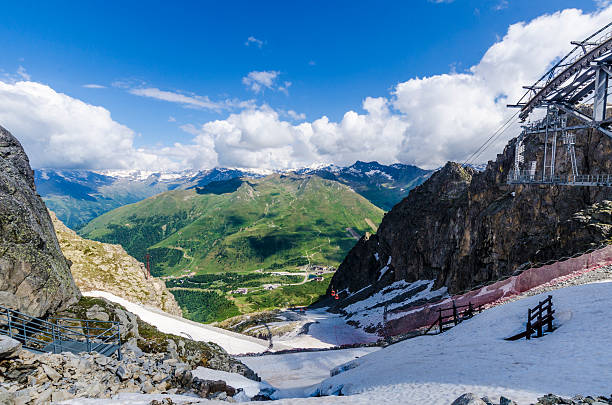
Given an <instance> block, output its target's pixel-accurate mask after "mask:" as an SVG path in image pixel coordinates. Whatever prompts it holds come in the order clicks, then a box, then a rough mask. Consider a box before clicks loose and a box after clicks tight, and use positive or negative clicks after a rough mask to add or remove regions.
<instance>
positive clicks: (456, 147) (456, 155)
mask: <svg viewBox="0 0 612 405" xmlns="http://www.w3.org/2000/svg"><path fill="white" fill-rule="evenodd" d="M610 20H612V8H606V9H603V10H599V11H597V12H594V13H591V14H585V13H583V12H581V11H580V10H576V9H569V10H564V11H562V12H558V13H554V14H551V15H544V16H541V17H539V18H536V19H534V20H532V21H529V22H522V23H517V24H514V25H512V26H510V27H509V28H508V31H507V33H506V34H505V35H504V36H503V37H502V38H500V40H499V41H498V42H496V43H495V44H493V45H492V46H491V47H490V48H489V49H488V50H487V51H486V52H485V54H484V55H483V57H482V59H481V60H480V61H479V62H478V63H477V64H476V65H474V66H472V67H471V68H469V69H467V70H465V71H460V72H450V73H448V74H442V75H434V76H429V77H422V78H413V79H410V80H407V81H404V82H401V83H398V84H397V85H396V86H394V88H393V91H392V92H391V94H390V95H389V96H388V97H378V98H371V97H366V98H365V99H364V101H363V104H362V107H363V111H360V112H356V111H348V112H346V113H345V114H344V115H343V117H342V118H341V119H340V120H339V121H338V122H334V121H331V120H330V119H329V118H328V117H326V116H323V117H321V118H318V119H316V120H314V121H311V122H302V121H303V120H304V119H305V116H304V115H302V114H298V113H295V112H292V110H289V111H287V112H279V111H275V110H274V109H272V108H270V107H269V106H266V105H264V106H261V107H256V106H255V105H254V103H253V102H250V103H248V102H238V103H234V102H226V101H223V102H219V103H216V102H213V101H211V100H210V99H208V98H207V97H200V96H197V95H187V94H182V93H176V92H168V91H162V90H159V89H156V88H145V87H142V86H141V87H142V88H138V89H136V88H134V87H133V86H131V87H129V88H130V89H132V90H130V91H131V92H133V93H134V94H138V95H140V96H144V97H153V98H156V99H161V100H165V101H169V102H174V103H179V104H181V105H184V106H187V107H192V108H205V109H226V108H225V106H226V105H228V104H232V105H240V106H239V107H236V108H242V110H241V111H239V112H234V113H232V114H230V115H229V116H228V117H227V118H225V119H220V120H215V121H210V122H206V123H204V124H201V125H184V126H181V128H182V129H183V130H185V131H186V132H188V133H190V134H192V135H193V139H192V141H191V142H187V143H184V144H182V143H175V144H172V145H169V146H159V147H158V146H152V147H149V148H141V149H137V148H135V147H134V146H133V139H134V136H135V134H134V132H133V131H132V130H131V129H129V128H127V127H125V126H123V125H121V124H119V123H117V122H115V121H113V120H112V118H111V116H110V113H109V112H108V111H107V110H106V109H104V108H102V107H95V106H92V105H89V104H86V103H83V102H82V101H79V100H76V99H73V98H71V97H69V96H67V95H64V94H60V93H56V92H55V91H54V90H53V89H51V88H49V87H48V86H45V85H42V84H38V83H31V82H17V83H12V84H9V83H2V82H0V125H3V126H5V127H6V128H7V129H9V130H11V131H12V132H13V133H14V134H15V135H16V136H17V137H18V138H19V139H20V140H21V141H22V142H23V143H24V145H25V147H26V150H27V152H28V153H29V154H30V157H31V159H32V162H33V164H34V165H35V166H39V167H40V166H58V167H90V168H112V167H115V168H120V167H133V168H148V167H157V168H185V167H190V168H194V169H199V168H205V167H212V166H215V165H220V166H240V167H261V168H291V167H299V166H305V165H309V164H312V163H313V162H320V163H336V164H350V163H353V162H354V161H355V160H357V159H361V160H366V159H367V160H378V161H380V162H382V163H394V162H398V161H400V162H404V163H412V164H417V165H420V166H423V167H430V168H431V167H437V166H439V165H442V164H444V162H446V161H447V160H455V161H463V160H464V159H465V158H467V157H468V156H469V155H470V154H471V153H472V152H473V151H474V150H475V149H476V148H477V147H478V146H479V145H480V144H481V143H482V142H484V141H485V140H486V139H487V138H488V136H489V135H490V134H491V133H492V132H493V131H494V130H495V129H496V128H497V127H498V126H499V125H500V124H501V123H502V122H503V121H504V120H505V119H506V118H507V117H509V116H510V115H512V114H513V113H514V111H513V110H509V109H508V108H506V104H507V103H513V102H515V101H517V100H518V99H519V98H520V96H521V95H522V92H523V91H524V90H522V86H523V85H528V84H531V83H532V82H534V81H535V80H536V79H537V78H538V77H539V76H540V75H542V74H543V73H544V71H545V70H546V68H547V66H550V64H551V62H552V61H554V60H555V59H556V58H558V57H560V56H563V55H564V54H565V53H566V52H567V51H568V50H569V49H570V48H571V45H570V41H572V40H580V39H583V38H585V37H586V36H588V35H589V34H590V33H592V32H593V31H595V30H596V29H597V28H598V27H601V26H603V25H605V24H607V23H608V22H609V21H610ZM251 73H253V74H249V76H247V77H246V78H245V79H248V81H247V83H245V84H247V85H248V86H249V87H250V88H253V85H254V84H257V85H258V86H260V87H259V88H257V87H255V88H253V90H254V91H261V90H262V89H264V88H266V89H270V88H271V89H275V90H278V88H279V87H284V88H287V87H288V84H286V83H283V84H282V85H280V86H279V85H278V83H277V82H278V75H279V73H278V72H276V71H267V72H251ZM262 73H264V74H262ZM258 89H259V90H258ZM241 103H242V104H241ZM295 121H300V122H295ZM517 131H518V129H517V128H515V131H514V132H512V131H508V132H507V133H506V134H505V136H504V137H503V139H500V140H499V141H498V142H497V143H496V144H494V145H492V146H491V148H490V149H489V150H488V151H487V153H486V154H485V155H484V156H483V159H488V158H493V157H494V156H495V154H496V153H498V152H500V151H501V150H502V148H503V146H504V144H505V142H506V141H507V139H509V138H510V137H512V136H516V135H517Z"/></svg>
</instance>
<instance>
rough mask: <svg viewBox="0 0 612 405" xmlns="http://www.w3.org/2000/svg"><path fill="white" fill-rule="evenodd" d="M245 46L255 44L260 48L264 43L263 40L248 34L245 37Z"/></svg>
mask: <svg viewBox="0 0 612 405" xmlns="http://www.w3.org/2000/svg"><path fill="white" fill-rule="evenodd" d="M244 45H245V46H251V45H255V46H256V47H258V48H261V47H262V46H263V45H264V41H262V40H259V39H257V38H255V37H254V36H250V37H248V38H247V40H246V42H245V43H244Z"/></svg>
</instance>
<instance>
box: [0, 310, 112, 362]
mask: <svg viewBox="0 0 612 405" xmlns="http://www.w3.org/2000/svg"><path fill="white" fill-rule="evenodd" d="M0 334H2V335H7V336H9V337H11V338H13V339H16V340H18V341H20V342H21V344H22V345H23V347H25V348H27V349H30V350H33V351H37V352H52V353H62V352H65V351H68V352H73V353H78V352H83V351H84V352H94V351H95V352H99V353H102V354H106V355H111V354H113V353H114V352H115V351H116V352H117V357H118V358H119V359H121V326H120V323H119V322H115V321H98V320H88V319H76V318H50V319H48V320H43V319H40V318H35V317H33V316H30V315H27V314H24V313H22V312H19V311H15V310H13V309H9V308H5V307H2V306H0Z"/></svg>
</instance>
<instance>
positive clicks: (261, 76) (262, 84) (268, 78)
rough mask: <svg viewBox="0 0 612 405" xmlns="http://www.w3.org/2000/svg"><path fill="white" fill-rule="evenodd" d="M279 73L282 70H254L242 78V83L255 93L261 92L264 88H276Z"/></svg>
mask: <svg viewBox="0 0 612 405" xmlns="http://www.w3.org/2000/svg"><path fill="white" fill-rule="evenodd" d="M279 74H280V72H278V71H276V70H264V71H253V72H249V74H248V75H246V76H245V77H243V78H242V83H243V84H244V85H245V86H247V87H248V88H250V89H251V90H253V91H254V92H255V93H259V92H260V91H262V90H263V89H264V88H267V89H274V86H275V82H276V79H277V78H278V75H279Z"/></svg>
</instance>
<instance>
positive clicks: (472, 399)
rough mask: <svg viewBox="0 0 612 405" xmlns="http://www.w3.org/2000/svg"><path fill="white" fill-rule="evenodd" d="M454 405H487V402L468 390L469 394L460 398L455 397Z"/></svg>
mask: <svg viewBox="0 0 612 405" xmlns="http://www.w3.org/2000/svg"><path fill="white" fill-rule="evenodd" d="M452 405H486V402H484V401H483V400H482V399H480V398H478V397H477V396H476V395H474V394H472V393H471V392H468V393H467V394H463V395H461V396H460V397H459V398H457V399H455V400H454V401H453V403H452Z"/></svg>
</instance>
